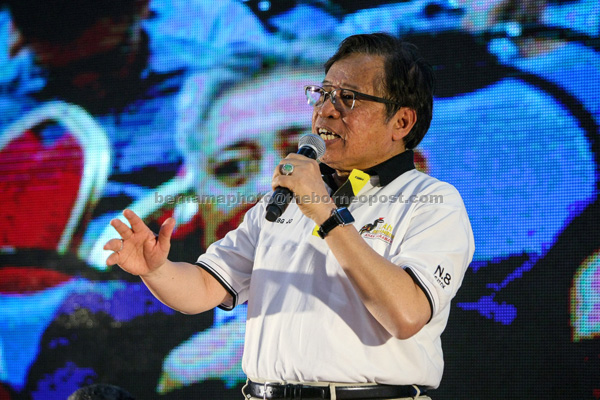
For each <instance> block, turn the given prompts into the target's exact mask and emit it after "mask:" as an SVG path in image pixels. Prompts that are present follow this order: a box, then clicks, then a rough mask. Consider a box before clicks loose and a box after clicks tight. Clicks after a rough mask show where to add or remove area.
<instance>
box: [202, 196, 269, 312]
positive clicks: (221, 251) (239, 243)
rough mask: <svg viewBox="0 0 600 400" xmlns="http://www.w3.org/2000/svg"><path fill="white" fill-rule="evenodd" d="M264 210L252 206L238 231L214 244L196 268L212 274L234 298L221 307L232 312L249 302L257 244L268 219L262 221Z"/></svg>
mask: <svg viewBox="0 0 600 400" xmlns="http://www.w3.org/2000/svg"><path fill="white" fill-rule="evenodd" d="M264 207H265V206H264V204H263V202H259V203H258V204H256V205H255V206H254V207H252V208H251V209H250V210H249V211H248V212H247V213H246V214H245V215H244V219H243V220H242V223H241V224H240V225H239V226H238V227H237V228H236V229H234V230H232V231H230V232H228V233H227V235H225V237H224V238H223V239H221V240H219V241H217V242H215V243H213V244H211V245H210V246H209V247H208V249H207V250H206V253H204V254H202V255H201V256H200V257H199V258H198V261H197V262H196V265H198V266H199V267H200V268H203V269H205V270H206V271H207V272H208V273H210V274H211V275H212V276H213V277H214V278H215V279H217V281H219V283H221V285H223V287H224V288H225V289H226V290H227V291H228V292H229V294H230V295H231V297H232V300H231V301H230V302H229V303H223V304H221V305H219V308H222V309H224V310H232V309H233V308H234V307H235V306H237V305H238V304H242V303H244V302H245V301H247V300H248V288H249V286H250V277H251V275H252V269H253V267H254V254H255V249H256V242H257V240H258V236H259V233H260V228H261V226H262V220H264V217H263V218H261V216H262V215H263V214H264V212H263V211H264Z"/></svg>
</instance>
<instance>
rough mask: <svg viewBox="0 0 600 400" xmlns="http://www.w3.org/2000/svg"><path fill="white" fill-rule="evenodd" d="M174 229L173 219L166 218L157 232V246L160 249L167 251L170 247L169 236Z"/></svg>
mask: <svg viewBox="0 0 600 400" xmlns="http://www.w3.org/2000/svg"><path fill="white" fill-rule="evenodd" d="M173 229H175V220H174V219H173V218H167V219H166V221H165V222H163V224H162V225H161V227H160V231H158V245H159V246H160V247H161V248H162V249H168V248H169V247H171V235H172V234H173Z"/></svg>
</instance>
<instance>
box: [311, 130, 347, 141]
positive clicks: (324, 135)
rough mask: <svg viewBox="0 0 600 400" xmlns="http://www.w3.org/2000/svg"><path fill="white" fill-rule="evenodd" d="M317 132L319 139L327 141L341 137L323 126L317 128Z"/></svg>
mask: <svg viewBox="0 0 600 400" xmlns="http://www.w3.org/2000/svg"><path fill="white" fill-rule="evenodd" d="M317 132H318V133H319V136H320V137H321V139H323V140H325V141H328V140H334V139H341V138H342V137H341V136H340V135H338V134H337V133H333V132H331V131H329V130H327V129H325V128H319V129H318V130H317Z"/></svg>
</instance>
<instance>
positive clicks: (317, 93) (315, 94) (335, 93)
mask: <svg viewBox="0 0 600 400" xmlns="http://www.w3.org/2000/svg"><path fill="white" fill-rule="evenodd" d="M304 93H305V94H306V98H307V99H308V104H310V105H311V106H313V107H320V106H322V105H323V103H325V100H327V96H329V97H330V98H331V103H332V104H333V105H334V106H336V105H338V104H339V105H341V106H342V107H343V108H345V109H347V110H348V109H349V110H352V109H354V105H355V104H356V100H367V101H376V102H378V103H384V104H396V105H399V106H400V105H402V104H400V103H398V102H397V101H393V100H388V99H384V98H382V97H377V96H371V95H370V94H365V93H361V92H357V91H356V90H351V89H344V88H338V89H333V90H330V91H327V90H325V89H323V88H322V87H321V86H315V85H309V86H305V87H304ZM338 98H339V99H340V100H341V101H340V102H339V103H337V99H338Z"/></svg>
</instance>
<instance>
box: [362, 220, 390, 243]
mask: <svg viewBox="0 0 600 400" xmlns="http://www.w3.org/2000/svg"><path fill="white" fill-rule="evenodd" d="M392 230H393V226H392V225H390V224H386V223H385V221H384V219H383V218H382V217H380V218H377V219H376V220H375V221H373V223H371V224H366V225H364V226H363V227H362V228H360V230H359V231H358V233H359V234H360V235H361V236H362V237H364V238H365V239H379V240H382V241H384V242H385V243H391V242H392V239H393V238H394V235H393V234H392Z"/></svg>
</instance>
